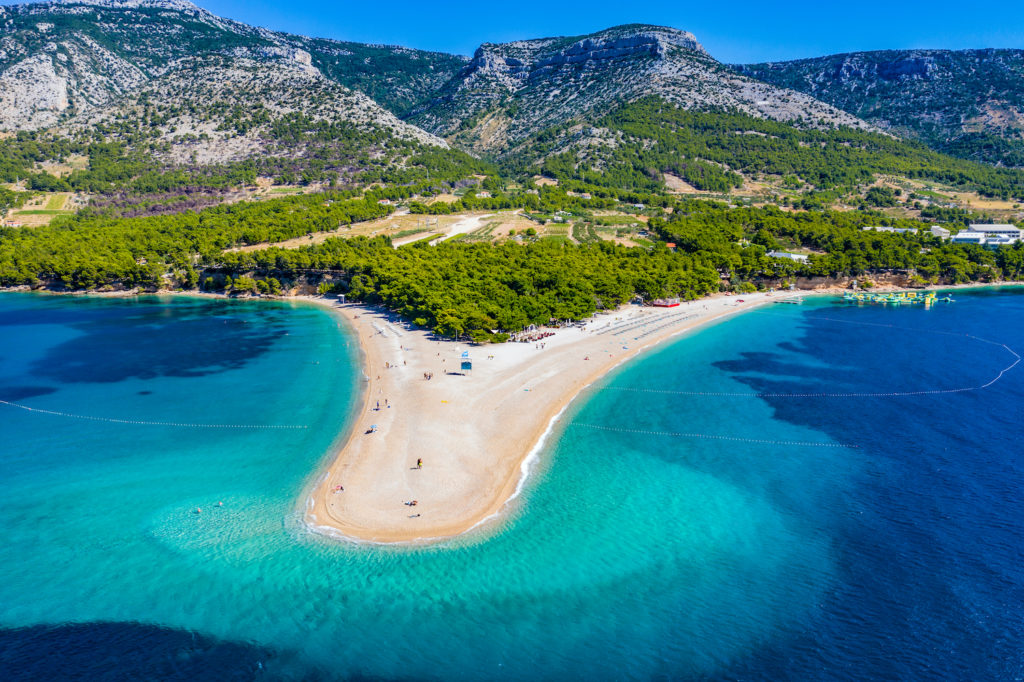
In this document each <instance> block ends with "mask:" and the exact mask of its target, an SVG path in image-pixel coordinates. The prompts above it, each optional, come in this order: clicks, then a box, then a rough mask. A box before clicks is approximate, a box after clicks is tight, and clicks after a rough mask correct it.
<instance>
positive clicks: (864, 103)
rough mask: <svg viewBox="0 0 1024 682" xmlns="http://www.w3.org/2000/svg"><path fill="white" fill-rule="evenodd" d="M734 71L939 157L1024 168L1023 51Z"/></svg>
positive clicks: (897, 55) (926, 53) (899, 54)
mask: <svg viewBox="0 0 1024 682" xmlns="http://www.w3.org/2000/svg"><path fill="white" fill-rule="evenodd" d="M734 68H735V70H736V72H737V73H740V74H743V75H746V76H751V77H753V78H757V79H759V80H762V81H765V82H768V83H772V84H774V85H777V86H780V87H785V88H790V89H793V90H797V91H800V92H803V93H806V94H808V95H812V96H813V97H816V98H817V99H820V100H822V101H825V102H828V103H829V104H832V105H833V106H836V107H838V108H840V109H843V110H844V111H847V112H849V113H851V114H853V115H855V116H858V117H860V118H862V119H864V120H866V121H870V122H872V123H874V124H875V125H878V126H880V127H882V128H885V129H887V130H890V131H892V132H894V133H897V134H900V135H905V136H909V137H913V138H916V139H919V140H921V141H922V142H925V143H926V144H928V145H930V146H932V147H933V148H935V149H938V150H940V151H944V152H948V153H952V154H954V155H957V156H961V157H965V158H973V159H977V160H980V161H988V162H991V163H1001V164H1004V165H1011V166H1024V50H960V51H952V50H886V51H879V52H853V53H849V54H838V55H832V56H828V57H820V58H816V59H800V60H797V61H789V62H776V63H767V64H750V65H743V66H736V67H734Z"/></svg>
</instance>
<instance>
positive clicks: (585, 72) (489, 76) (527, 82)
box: [407, 24, 868, 154]
mask: <svg viewBox="0 0 1024 682" xmlns="http://www.w3.org/2000/svg"><path fill="white" fill-rule="evenodd" d="M652 94H653V95H660V96H663V97H665V98H666V99H667V100H669V101H671V102H673V103H676V104H680V105H682V106H686V107H688V108H697V109H737V110H740V111H743V112H744V113H750V114H752V115H757V116H764V117H766V118H772V119H775V120H783V121H790V122H805V121H806V122H808V123H809V124H811V125H816V124H818V123H819V122H824V123H825V124H826V125H849V126H852V127H862V128H863V127H868V126H867V124H865V123H864V122H863V121H860V120H859V119H857V118H856V117H854V116H851V115H849V114H847V113H845V112H843V111H840V110H838V109H836V108H834V107H832V106H830V105H827V104H823V103H821V102H818V101H816V100H814V99H813V98H811V97H808V96H806V95H803V94H801V93H798V92H795V91H784V90H781V89H779V88H777V87H775V86H772V85H770V84H765V83H762V82H760V81H756V80H753V79H750V78H746V77H744V76H741V75H737V74H735V73H733V72H732V71H731V70H730V69H728V68H727V67H725V66H724V65H722V64H721V63H720V62H718V61H717V60H715V59H714V58H713V57H711V55H709V54H708V53H707V51H706V50H705V49H704V47H703V46H702V45H701V44H700V43H699V42H698V41H697V39H696V37H695V36H694V35H693V34H692V33H689V32H687V31H683V30H680V29H674V28H669V27H662V26H652V25H648V24H626V25H623V26H616V27H612V28H609V29H605V30H603V31H598V32H596V33H591V34H587V35H582V36H569V37H557V38H538V39H534V40H520V41H513V42H509V43H502V44H495V43H485V44H483V45H481V46H480V47H479V48H478V49H477V51H476V52H475V54H474V56H473V58H472V60H470V62H469V63H468V64H467V65H466V66H465V67H463V68H462V69H461V70H460V71H459V72H458V73H456V74H455V76H454V77H453V78H452V79H451V80H450V81H449V82H448V83H446V84H445V85H444V86H443V87H442V88H441V89H440V90H439V91H438V93H437V95H436V96H435V97H434V98H433V99H432V100H430V101H429V102H427V103H425V104H423V105H421V106H419V107H417V108H415V109H413V110H412V111H411V112H410V113H409V115H408V116H407V120H409V121H411V122H413V123H415V124H416V125H418V126H420V127H421V128H424V129H426V130H428V131H430V132H433V133H435V134H437V135H440V136H443V137H446V138H448V139H449V141H451V142H453V143H455V144H457V145H459V146H461V147H463V148H466V149H469V150H471V151H473V152H474V153H479V154H495V153H500V151H501V150H502V149H505V150H506V151H507V150H508V149H514V147H515V145H516V144H517V143H519V142H521V141H523V140H524V139H526V138H527V137H529V136H530V135H532V134H535V133H537V132H538V131H540V130H542V129H544V128H545V127H549V126H552V125H558V124H562V123H565V122H567V121H570V120H584V119H586V118H587V117H588V116H592V115H600V114H603V113H605V111H607V110H608V109H610V108H611V107H612V106H614V104H615V103H616V102H619V101H632V100H636V99H639V98H641V97H645V96H649V95H652Z"/></svg>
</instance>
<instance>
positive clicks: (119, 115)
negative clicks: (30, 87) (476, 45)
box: [62, 57, 448, 166]
mask: <svg viewBox="0 0 1024 682" xmlns="http://www.w3.org/2000/svg"><path fill="white" fill-rule="evenodd" d="M292 115H295V116H299V117H301V118H302V119H303V120H309V121H313V122H327V123H343V124H347V125H352V126H354V127H355V128H356V129H359V130H363V131H383V132H386V133H388V134H390V135H392V136H394V137H395V138H398V139H402V140H411V141H416V142H419V143H422V144H427V145H431V146H437V147H445V148H446V147H447V146H448V144H447V143H446V142H445V141H444V140H442V139H440V138H438V137H436V136H434V135H431V134H429V133H427V132H425V131H423V130H420V129H419V128H416V127H415V126H412V125H409V124H408V123H403V122H402V121H400V120H398V118H396V117H395V115H394V114H392V113H391V112H389V111H386V110H384V109H382V108H381V107H380V106H379V105H378V104H376V103H375V102H374V101H373V100H371V99H370V98H369V97H367V96H366V95H363V94H362V93H357V92H352V91H351V90H349V89H347V88H345V87H343V86H341V85H338V84H337V83H333V82H331V81H329V80H327V79H326V78H324V77H323V76H322V75H321V74H320V72H318V71H316V70H315V69H312V70H311V69H309V68H308V67H307V66H306V65H304V64H302V62H300V61H296V60H290V61H288V62H286V63H283V64H280V63H275V64H267V63H265V62H261V61H257V60H252V59H245V58H230V57H222V58H216V59H204V60H200V59H184V60H181V61H178V62H175V63H173V64H170V65H168V68H167V72H166V73H165V74H164V75H162V76H160V77H159V78H156V79H154V80H152V81H149V82H148V83H146V84H145V85H144V86H143V87H141V88H140V89H139V90H138V92H136V93H134V94H132V95H131V96H129V97H125V98H122V100H120V101H119V103H118V104H117V105H115V106H112V107H104V108H103V109H92V110H90V111H89V112H87V113H84V114H81V115H79V116H77V117H75V118H73V119H71V120H70V121H68V122H67V123H65V124H64V125H63V126H62V129H63V132H71V133H73V132H79V131H92V130H101V131H106V132H107V134H108V136H109V137H111V138H112V139H118V138H119V137H131V136H134V135H137V134H138V133H139V132H140V125H139V123H138V122H146V126H147V127H148V133H149V134H151V135H154V136H155V137H157V138H158V139H160V140H162V141H164V142H165V143H166V145H165V148H164V150H163V151H161V152H158V154H157V155H158V157H160V158H161V160H163V161H164V162H166V163H168V164H170V165H179V164H192V165H200V166H206V165H211V164H221V163H228V162H232V161H239V160H242V159H246V158H250V157H252V156H255V155H257V154H273V155H275V156H282V157H291V156H297V155H301V154H302V153H303V152H304V148H303V146H302V145H301V144H297V143H294V142H289V143H282V142H281V141H280V140H279V139H278V138H277V137H276V136H275V135H274V134H273V130H272V129H273V127H274V125H275V124H277V123H279V122H281V121H283V120H285V119H286V118H287V117H289V116H292Z"/></svg>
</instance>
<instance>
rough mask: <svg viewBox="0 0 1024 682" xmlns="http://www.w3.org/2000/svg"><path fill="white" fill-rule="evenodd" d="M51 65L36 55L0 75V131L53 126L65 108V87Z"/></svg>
mask: <svg viewBox="0 0 1024 682" xmlns="http://www.w3.org/2000/svg"><path fill="white" fill-rule="evenodd" d="M53 61H54V60H53V58H52V57H50V56H49V55H46V54H39V55H36V56H34V57H28V58H27V59H24V60H22V61H20V62H18V63H16V64H15V65H14V66H12V67H10V68H9V69H7V70H6V71H4V72H3V73H2V74H0V130H18V129H21V128H23V127H27V126H28V125H29V124H30V123H31V124H32V125H33V127H41V126H47V125H53V124H54V123H56V122H57V120H58V119H59V118H60V115H61V114H62V113H64V111H65V110H66V109H67V108H68V106H69V102H68V84H67V81H66V80H64V78H62V77H61V76H60V75H58V74H57V70H56V68H54V65H53Z"/></svg>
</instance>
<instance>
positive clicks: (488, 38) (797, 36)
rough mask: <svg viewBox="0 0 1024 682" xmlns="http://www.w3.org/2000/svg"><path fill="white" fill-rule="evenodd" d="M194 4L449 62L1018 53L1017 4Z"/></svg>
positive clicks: (1020, 16) (736, 0)
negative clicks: (689, 41) (607, 33)
mask: <svg viewBox="0 0 1024 682" xmlns="http://www.w3.org/2000/svg"><path fill="white" fill-rule="evenodd" d="M193 1H196V0H193ZM0 2H2V4H15V3H13V2H10V0H0ZM196 4H198V5H200V6H202V7H205V8H206V9H208V10H210V11H211V12H213V13H214V14H218V15H220V16H224V17H229V18H232V19H237V20H239V21H244V22H246V23H249V24H255V25H257V26H265V27H267V28H272V29H276V30H282V31H289V32H292V33H301V34H304V35H311V36H321V37H327V38H337V39H340V40H355V41H359V42H370V43H389V44H398V45H407V46H409V47H417V48H421V49H428V50H441V51H445V52H456V53H459V54H472V52H473V50H474V49H476V46H477V45H479V44H480V43H481V42H504V41H508V40H517V39H522V38H537V37H544V36H553V35H578V34H582V33H590V32H592V31H596V30H599V29H602V28H607V27H609V26H614V25H617V24H626V23H638V22H642V23H651V24H661V25H665V26H673V27H676V28H681V29H685V30H687V31H691V32H693V33H694V34H696V36H697V39H698V40H700V41H701V43H702V44H703V45H704V46H705V47H706V48H707V49H708V51H709V52H710V53H711V54H712V55H714V56H715V57H716V58H718V59H719V60H721V61H724V62H755V61H770V60H782V59H796V58H800V57H814V56H820V55H824V54H833V53H836V52H850V51H854V50H879V49H887V48H913V47H942V48H952V49H962V48H973V47H1016V48H1024V2H1022V0H1017V1H1016V2H1012V1H1007V0H992V1H990V2H985V3H983V4H980V5H974V4H972V3H964V2H951V1H949V0H934V1H933V2H920V1H909V2H900V1H899V0H888V1H887V2H879V1H877V0H860V1H859V2H844V3H839V2H830V1H829V0H819V1H818V2H809V1H806V0H800V1H796V2H788V3H778V2H768V1H765V0H761V1H759V2H751V1H748V0H731V1H730V0H722V1H719V2H707V1H705V2H699V3H698V2H686V1H685V0H672V1H663V0H646V1H640V2H638V1H636V0H634V1H632V2H630V1H629V0H625V1H624V0H611V1H608V0H588V1H586V2H581V1H579V0H565V1H562V2H558V1H552V0H547V1H545V2H538V1H537V0H517V1H515V2H508V1H504V2H489V1H488V0H482V1H480V0H478V1H477V2H473V3H448V2H423V1H419V2H409V1H407V0H387V1H377V2H366V1H365V0H360V1H357V2H352V1H351V0H348V1H346V0H291V1H289V2H282V1H281V0H198V1H197V2H196Z"/></svg>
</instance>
